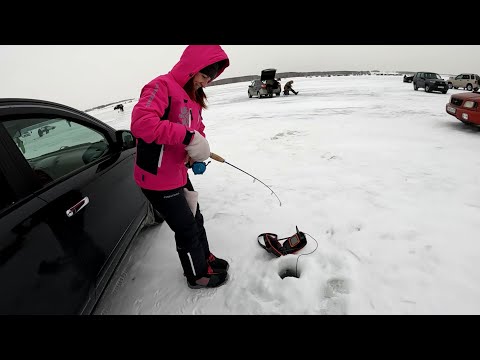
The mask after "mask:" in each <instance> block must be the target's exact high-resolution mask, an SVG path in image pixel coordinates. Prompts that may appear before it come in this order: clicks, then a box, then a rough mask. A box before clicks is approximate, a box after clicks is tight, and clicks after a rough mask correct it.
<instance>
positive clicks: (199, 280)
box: [187, 265, 228, 289]
mask: <svg viewBox="0 0 480 360" xmlns="http://www.w3.org/2000/svg"><path fill="white" fill-rule="evenodd" d="M227 280H228V273H227V272H216V271H214V270H213V269H212V268H211V267H210V265H209V266H208V268H207V273H206V274H205V275H201V276H199V277H196V278H188V277H187V284H188V287H189V288H190V289H203V288H216V287H218V286H221V285H223V284H225V283H226V282H227Z"/></svg>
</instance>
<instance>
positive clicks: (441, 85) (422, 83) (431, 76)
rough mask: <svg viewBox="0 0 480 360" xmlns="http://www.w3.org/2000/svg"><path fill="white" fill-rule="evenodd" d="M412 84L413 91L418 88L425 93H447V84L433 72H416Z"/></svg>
mask: <svg viewBox="0 0 480 360" xmlns="http://www.w3.org/2000/svg"><path fill="white" fill-rule="evenodd" d="M412 82H413V90H415V91H417V90H418V89H419V88H423V89H425V92H432V91H441V92H442V93H443V94H446V93H447V91H448V84H447V82H446V81H445V80H444V79H443V78H442V77H441V76H440V75H439V74H437V73H434V72H417V73H415V75H414V76H413V80H412Z"/></svg>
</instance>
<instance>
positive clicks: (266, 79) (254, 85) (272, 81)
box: [248, 69, 282, 99]
mask: <svg viewBox="0 0 480 360" xmlns="http://www.w3.org/2000/svg"><path fill="white" fill-rule="evenodd" d="M276 72H277V70H276V69H265V70H262V73H261V75H260V79H256V80H252V82H251V83H250V85H249V86H248V97H249V98H251V97H252V96H257V97H258V98H259V99H260V98H261V97H273V95H275V96H280V93H281V91H282V84H281V83H280V81H279V80H277V79H276V78H275V74H276Z"/></svg>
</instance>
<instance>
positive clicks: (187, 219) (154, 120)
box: [131, 45, 230, 289]
mask: <svg viewBox="0 0 480 360" xmlns="http://www.w3.org/2000/svg"><path fill="white" fill-rule="evenodd" d="M229 65H230V62H229V59H228V56H227V54H226V53H225V52H224V51H223V49H222V48H221V47H220V46H219V45H189V46H187V47H186V49H185V50H184V52H183V54H182V56H181V58H180V60H179V61H178V63H177V64H176V65H175V66H174V67H173V68H172V70H170V72H168V73H167V74H164V75H160V76H158V77H156V78H155V79H153V80H152V81H150V82H149V83H148V84H146V85H145V86H144V87H143V88H142V91H141V93H140V99H139V100H138V103H137V104H136V105H135V106H134V108H133V111H132V123H131V130H132V133H133V135H134V136H135V137H136V138H137V154H136V164H135V169H134V177H135V181H136V182H137V184H138V186H140V188H141V189H142V191H143V193H144V194H145V196H146V197H147V198H148V199H149V200H150V202H151V203H152V205H153V207H154V208H155V209H156V210H157V211H158V212H159V213H160V214H162V216H163V218H164V219H165V222H166V223H167V224H168V225H169V226H170V228H171V229H172V230H173V232H174V233H175V242H176V246H177V252H178V256H179V258H180V263H181V265H182V268H183V273H184V276H185V277H186V278H187V284H188V286H189V287H190V288H193V289H198V288H210V287H217V286H219V285H222V284H224V283H225V282H226V281H227V279H228V272H227V270H228V266H229V265H228V262H227V261H225V260H223V259H220V258H217V257H215V256H214V255H213V254H212V253H211V252H210V248H209V244H208V240H207V235H206V232H205V228H204V226H203V216H202V213H201V212H200V207H199V205H198V203H197V198H198V196H197V195H198V194H197V193H196V192H195V191H194V188H193V186H192V184H191V182H190V179H189V177H188V174H187V170H188V168H187V167H186V165H185V164H186V163H187V162H190V163H192V162H195V161H205V160H206V159H208V158H209V156H210V147H209V144H208V141H207V140H206V138H205V133H204V129H205V125H204V124H203V118H202V110H203V109H206V108H207V105H206V99H207V96H206V95H205V92H204V91H203V88H204V87H205V86H207V84H208V83H210V82H211V81H212V80H214V79H215V78H217V77H218V76H219V75H220V74H221V73H222V72H223V71H224V70H225V69H226V68H227V67H228V66H229Z"/></svg>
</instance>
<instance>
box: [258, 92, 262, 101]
mask: <svg viewBox="0 0 480 360" xmlns="http://www.w3.org/2000/svg"><path fill="white" fill-rule="evenodd" d="M257 96H258V98H259V99H261V98H262V95H260V91H259V92H257Z"/></svg>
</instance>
